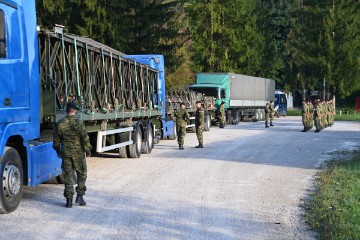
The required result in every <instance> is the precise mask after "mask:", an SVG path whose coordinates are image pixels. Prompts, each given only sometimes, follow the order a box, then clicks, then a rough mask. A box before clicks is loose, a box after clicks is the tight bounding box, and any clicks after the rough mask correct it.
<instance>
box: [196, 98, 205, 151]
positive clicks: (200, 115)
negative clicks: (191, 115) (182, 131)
mask: <svg viewBox="0 0 360 240" xmlns="http://www.w3.org/2000/svg"><path fill="white" fill-rule="evenodd" d="M196 108H197V109H196V113H195V129H196V136H197V139H198V141H199V145H198V146H196V147H195V148H203V147H204V146H203V143H204V142H203V131H204V109H203V108H202V106H201V102H200V101H197V102H196Z"/></svg>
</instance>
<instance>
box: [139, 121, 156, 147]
mask: <svg viewBox="0 0 360 240" xmlns="http://www.w3.org/2000/svg"><path fill="white" fill-rule="evenodd" d="M153 147H154V129H153V125H152V123H151V121H148V122H147V124H146V132H145V141H144V142H142V144H141V152H142V153H145V154H149V153H151V151H152V149H153Z"/></svg>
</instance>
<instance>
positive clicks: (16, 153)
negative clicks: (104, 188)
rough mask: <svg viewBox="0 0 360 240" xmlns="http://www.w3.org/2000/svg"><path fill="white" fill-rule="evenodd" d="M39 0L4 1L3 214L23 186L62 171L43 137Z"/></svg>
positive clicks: (0, 61) (0, 38)
mask: <svg viewBox="0 0 360 240" xmlns="http://www.w3.org/2000/svg"><path fill="white" fill-rule="evenodd" d="M35 13H36V10H35V1H34V0H0V73H1V74H0V175H1V176H2V179H3V180H2V181H0V212H1V213H9V212H12V211H14V210H15V209H16V208H17V207H18V205H19V203H20V199H21V195H22V188H23V185H29V186H36V185H37V184H39V183H42V182H44V181H46V180H48V179H51V178H53V177H54V176H57V175H59V174H60V173H61V159H59V158H58V157H57V155H56V152H55V151H54V150H53V148H52V142H42V141H40V139H39V137H40V82H39V81H40V80H39V79H40V78H39V53H38V38H37V24H36V15H35Z"/></svg>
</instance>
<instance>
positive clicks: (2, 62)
mask: <svg viewBox="0 0 360 240" xmlns="http://www.w3.org/2000/svg"><path fill="white" fill-rule="evenodd" d="M5 7H6V6H4V5H2V4H0V73H1V74H0V123H6V122H10V121H12V111H11V108H10V107H11V95H12V87H11V81H12V78H13V76H12V67H11V62H10V61H9V59H8V55H9V53H8V41H7V37H6V23H5Z"/></svg>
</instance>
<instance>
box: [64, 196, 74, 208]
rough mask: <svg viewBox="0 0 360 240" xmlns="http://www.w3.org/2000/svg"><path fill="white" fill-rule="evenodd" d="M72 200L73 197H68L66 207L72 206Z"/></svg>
mask: <svg viewBox="0 0 360 240" xmlns="http://www.w3.org/2000/svg"><path fill="white" fill-rule="evenodd" d="M72 202H73V199H72V198H67V199H66V207H67V208H72Z"/></svg>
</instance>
